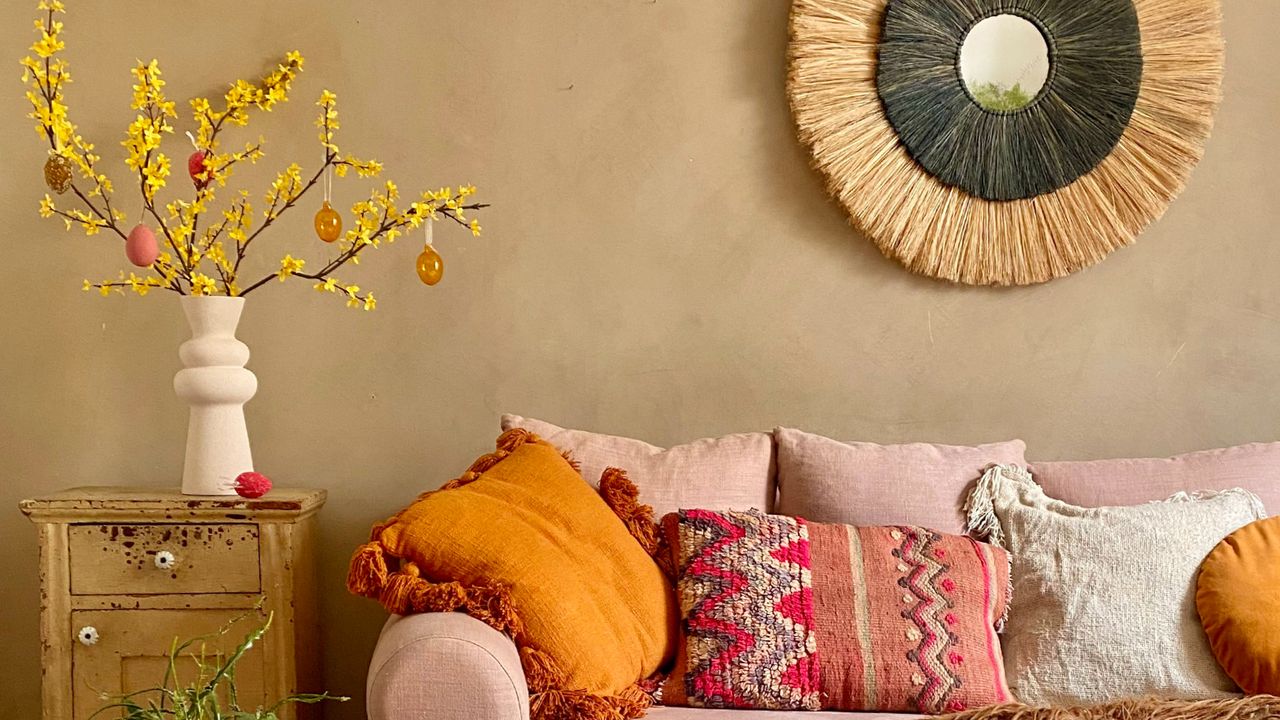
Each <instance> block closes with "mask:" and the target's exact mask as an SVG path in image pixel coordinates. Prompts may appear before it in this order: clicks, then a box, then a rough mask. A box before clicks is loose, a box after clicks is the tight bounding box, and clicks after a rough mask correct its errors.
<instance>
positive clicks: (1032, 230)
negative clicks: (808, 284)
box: [787, 0, 1222, 285]
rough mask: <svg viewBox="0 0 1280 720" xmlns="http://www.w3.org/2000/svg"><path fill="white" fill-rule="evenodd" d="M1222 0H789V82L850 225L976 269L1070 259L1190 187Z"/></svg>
mask: <svg viewBox="0 0 1280 720" xmlns="http://www.w3.org/2000/svg"><path fill="white" fill-rule="evenodd" d="M1220 15H1221V11H1220V8H1219V5H1218V0H794V4H793V6H792V14H791V45H790V51H789V55H790V58H789V59H790V71H789V74H788V88H787V90H788V95H789V97H790V100H791V105H792V109H793V112H794V114H795V117H796V123H797V126H798V128H799V133H800V137H801V140H802V141H803V142H804V143H805V144H806V145H808V146H809V148H810V151H811V153H812V155H813V159H814V165H815V166H816V167H817V168H818V169H819V170H820V171H821V172H822V173H823V175H824V176H825V177H826V180H827V186H828V189H829V191H830V192H831V194H832V196H833V197H834V198H835V199H836V200H837V201H838V202H839V203H840V204H841V205H843V206H844V208H845V209H846V211H847V212H848V213H849V216H850V218H851V220H852V222H853V224H854V226H855V227H856V228H857V229H858V230H859V231H861V232H862V233H864V234H865V235H867V236H868V237H870V238H871V239H872V240H873V241H874V242H875V243H876V244H877V245H878V246H879V247H880V249H881V250H882V251H883V252H884V253H885V254H886V255H888V256H890V257H892V258H895V259H897V260H899V261H901V262H902V263H903V264H904V265H906V266H907V268H909V269H910V270H912V271H914V272H917V273H921V274H925V275H930V276H933V277H938V278H943V279H946V280H951V281H955V282H961V283H968V284H975V285H1025V284H1031V283H1037V282H1043V281H1046V280H1050V279H1052V278H1055V277H1060V276H1062V275H1066V274H1068V273H1072V272H1075V271H1077V270H1080V269H1081V268H1084V267H1087V266H1089V265H1092V264H1094V263H1096V262H1098V261H1099V260H1101V259H1103V258H1104V257H1106V255H1107V254H1108V253H1110V252H1111V251H1112V250H1115V249H1116V248H1119V247H1122V246H1124V245H1127V244H1129V243H1131V242H1133V240H1134V238H1135V237H1136V236H1137V235H1138V233H1139V232H1141V230H1142V229H1143V228H1144V227H1145V226H1146V225H1147V224H1149V223H1150V222H1152V221H1153V220H1155V219H1156V218H1157V217H1159V216H1160V215H1161V214H1162V213H1163V212H1164V210H1165V208H1166V207H1168V205H1169V203H1170V202H1172V200H1173V198H1174V197H1175V196H1176V195H1177V194H1178V193H1179V192H1180V191H1181V190H1182V188H1183V186H1184V184H1185V182H1186V180H1187V177H1188V176H1189V174H1190V172H1191V169H1192V168H1193V167H1194V166H1195V164H1196V163H1197V162H1198V161H1199V159H1200V157H1201V155H1202V153H1203V148H1204V143H1205V141H1206V140H1207V138H1208V135H1209V131H1210V129H1211V126H1212V122H1213V113H1214V110H1215V109H1216V107H1217V103H1218V99H1219V86H1220V82H1221V76H1222V37H1221V30H1220V24H1221V19H1220Z"/></svg>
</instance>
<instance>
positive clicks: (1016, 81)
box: [960, 14, 1049, 112]
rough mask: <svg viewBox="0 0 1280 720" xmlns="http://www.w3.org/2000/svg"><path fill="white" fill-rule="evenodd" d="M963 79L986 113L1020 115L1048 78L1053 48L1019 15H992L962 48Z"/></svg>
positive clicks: (980, 25) (973, 30)
mask: <svg viewBox="0 0 1280 720" xmlns="http://www.w3.org/2000/svg"><path fill="white" fill-rule="evenodd" d="M960 76H961V77H962V78H963V79H964V84H965V87H967V88H968V89H969V94H970V95H972V96H973V99H974V100H975V101H977V103H978V104H979V105H981V106H982V107H983V108H984V109H987V110H991V111H995V112H1010V111H1014V110H1020V109H1022V108H1024V107H1026V106H1027V105H1030V104H1031V102H1032V101H1033V100H1035V99H1036V96H1037V95H1038V94H1039V93H1040V89H1041V88H1043V87H1044V84H1045V81H1047V80H1048V78H1049V44H1048V43H1047V42H1046V41H1045V38H1044V35H1043V34H1042V33H1041V32H1040V28H1038V27H1036V26H1035V25H1034V24H1032V23H1031V21H1029V20H1027V19H1026V18H1022V17H1019V16H1017V15H1009V14H1005V15H993V16H991V17H989V18H987V19H985V20H982V21H981V22H979V23H978V24H976V25H974V26H973V29H972V30H970V31H969V35H968V36H967V37H965V39H964V43H963V44H962V45H961V46H960Z"/></svg>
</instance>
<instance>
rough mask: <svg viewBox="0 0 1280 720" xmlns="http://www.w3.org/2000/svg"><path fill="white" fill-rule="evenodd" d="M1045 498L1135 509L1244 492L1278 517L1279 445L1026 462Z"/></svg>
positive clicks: (1251, 445)
mask: <svg viewBox="0 0 1280 720" xmlns="http://www.w3.org/2000/svg"><path fill="white" fill-rule="evenodd" d="M1030 469H1031V475H1032V477H1034V478H1035V479H1036V482H1037V483H1039V484H1040V487H1042V488H1044V491H1045V492H1046V493H1048V495H1049V496H1050V497H1054V498H1058V499H1059V500H1062V501H1063V502H1068V503H1071V504H1072V505H1080V506H1082V507H1105V506H1107V505H1136V504H1138V503H1144V502H1151V501H1153V500H1163V499H1165V498H1167V497H1169V496H1170V495H1173V494H1174V493H1179V492H1193V491H1196V490H1227V489H1229V488H1236V487H1238V488H1244V489H1245V490H1248V491H1249V492H1251V493H1253V494H1254V495H1257V496H1258V497H1259V498H1261V500H1262V504H1263V505H1264V506H1265V507H1266V508H1267V510H1268V512H1273V513H1280V442H1270V443H1252V444H1249V445H1238V446H1236V447H1229V448H1219V449H1217V450H1201V451H1199V452H1193V453H1186V454H1185V455H1175V456H1173V457H1169V458H1121V459H1115V460H1068V461H1060V462H1037V463H1032V464H1031V467H1030Z"/></svg>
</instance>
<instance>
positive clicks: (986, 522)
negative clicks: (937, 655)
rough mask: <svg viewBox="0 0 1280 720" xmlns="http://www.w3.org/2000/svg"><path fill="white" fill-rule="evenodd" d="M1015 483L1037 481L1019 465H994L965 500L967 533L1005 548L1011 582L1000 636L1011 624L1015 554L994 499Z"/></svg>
mask: <svg viewBox="0 0 1280 720" xmlns="http://www.w3.org/2000/svg"><path fill="white" fill-rule="evenodd" d="M1010 479H1012V480H1014V481H1015V482H1028V483H1030V482H1035V481H1034V480H1033V479H1032V478H1031V473H1030V472H1028V471H1027V470H1026V469H1024V468H1020V467H1018V466H1017V465H992V466H991V467H989V468H987V469H986V471H985V472H983V473H982V477H981V478H979V479H978V482H977V483H976V484H974V486H973V489H972V490H970V491H969V497H968V498H966V499H965V501H964V510H963V512H964V516H965V523H964V525H965V527H964V531H965V532H966V533H967V534H969V535H970V536H972V537H975V538H977V539H979V540H984V541H986V542H989V543H991V544H992V545H996V546H998V547H1001V548H1004V549H1005V551H1006V552H1005V557H1006V558H1007V559H1008V561H1009V573H1008V578H1009V579H1008V581H1007V582H1006V583H1005V588H1004V592H1005V603H1004V613H1003V614H1002V615H1001V616H1000V618H999V619H998V620H996V624H995V628H996V632H997V633H1003V632H1004V629H1005V626H1006V625H1008V623H1009V608H1010V606H1012V605H1013V553H1012V552H1008V550H1009V548H1008V547H1006V546H1005V542H1004V540H1005V538H1004V528H1002V527H1001V526H1000V518H999V517H997V516H996V505H995V497H996V492H997V491H998V490H999V487H998V486H999V484H1001V483H1003V482H1004V481H1005V480H1010Z"/></svg>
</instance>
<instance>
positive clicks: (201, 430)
mask: <svg viewBox="0 0 1280 720" xmlns="http://www.w3.org/2000/svg"><path fill="white" fill-rule="evenodd" d="M180 300H181V302H182V311H183V312H184V313H186V316H187V323H188V324H190V325H191V339H190V340H187V341H186V342H184V343H182V346H181V347H179V348H178V357H180V358H182V365H183V369H182V370H179V371H178V374H177V375H175V376H174V377H173V389H174V391H175V392H177V393H178V397H180V398H182V399H183V400H185V401H186V402H187V404H188V405H190V406H191V418H190V421H189V423H188V425H187V457H186V460H185V462H184V463H183V466H182V492H183V493H184V494H186V495H234V494H235V489H234V482H235V478H236V476H237V475H239V474H240V473H242V472H246V471H249V470H252V469H253V456H252V455H251V454H250V452H249V430H248V428H247V427H246V426H245V423H244V404H245V403H246V402H248V401H249V398H252V397H253V394H254V393H255V392H257V391H258V378H257V377H255V376H254V374H253V373H252V372H249V371H248V370H246V369H245V367H244V366H245V363H247V362H248V361H249V346H247V345H245V344H244V343H242V342H240V341H239V340H237V339H236V326H237V325H238V324H239V323H240V312H241V311H242V310H244V298H239V297H215V296H207V297H202V296H190V295H184V296H183V297H182V298H180Z"/></svg>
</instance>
